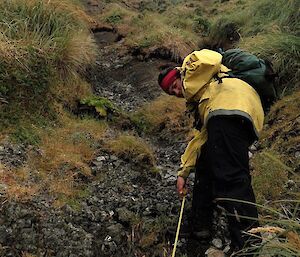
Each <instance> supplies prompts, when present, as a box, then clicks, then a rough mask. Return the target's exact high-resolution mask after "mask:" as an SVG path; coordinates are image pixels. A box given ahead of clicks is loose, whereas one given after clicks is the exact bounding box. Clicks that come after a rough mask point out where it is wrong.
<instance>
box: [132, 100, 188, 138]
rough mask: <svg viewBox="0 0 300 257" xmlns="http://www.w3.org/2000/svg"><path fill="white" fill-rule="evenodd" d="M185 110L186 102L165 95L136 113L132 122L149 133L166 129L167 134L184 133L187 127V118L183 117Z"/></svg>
mask: <svg viewBox="0 0 300 257" xmlns="http://www.w3.org/2000/svg"><path fill="white" fill-rule="evenodd" d="M184 109H185V102H184V101H183V100H182V99H178V98H173V97H169V96H167V95H164V96H161V97H158V98H157V99H156V100H154V101H152V102H151V103H149V104H147V105H145V106H144V107H142V108H141V109H140V110H138V111H137V112H136V113H134V114H133V115H132V121H133V122H134V123H135V124H136V126H137V127H138V129H139V130H140V131H143V132H147V133H153V132H161V131H162V130H164V129H166V130H167V131H168V132H167V133H170V132H171V133H176V132H177V133H178V132H183V131H184V128H186V126H187V124H186V123H187V121H186V117H183V116H184Z"/></svg>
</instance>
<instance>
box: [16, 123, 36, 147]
mask: <svg viewBox="0 0 300 257" xmlns="http://www.w3.org/2000/svg"><path fill="white" fill-rule="evenodd" d="M11 138H12V139H13V141H15V142H17V143H23V144H27V145H37V144H39V143H40V141H41V139H40V137H39V136H38V134H37V133H36V132H35V131H34V129H33V128H28V127H18V128H17V129H16V130H15V131H14V132H13V133H12V134H11Z"/></svg>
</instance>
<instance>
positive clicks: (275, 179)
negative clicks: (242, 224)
mask: <svg viewBox="0 0 300 257" xmlns="http://www.w3.org/2000/svg"><path fill="white" fill-rule="evenodd" d="M252 164H253V166H254V172H253V188H254V192H255V194H256V199H257V202H258V203H261V204H263V203H265V202H267V201H270V200H272V199H278V198H280V197H281V195H282V194H283V193H285V191H286V189H285V182H287V180H288V172H289V170H290V168H289V167H287V166H286V165H285V164H284V163H282V161H281V157H280V156H278V155H276V153H272V152H267V151H262V152H261V153H257V154H256V155H255V156H254V158H253V160H252Z"/></svg>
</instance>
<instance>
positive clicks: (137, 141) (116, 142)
mask: <svg viewBox="0 0 300 257" xmlns="http://www.w3.org/2000/svg"><path fill="white" fill-rule="evenodd" d="M107 148H108V150H109V151H111V152H113V153H114V154H115V155H117V156H119V157H120V158H123V159H126V160H129V159H131V160H133V161H135V162H136V163H138V164H139V165H141V166H144V165H146V166H148V165H151V166H154V165H155V157H154V154H153V151H152V150H151V148H150V146H149V145H148V143H146V142H145V141H144V140H143V139H142V138H139V137H136V136H133V135H128V134H121V135H119V136H118V137H117V138H116V139H113V140H111V141H109V142H108V143H107Z"/></svg>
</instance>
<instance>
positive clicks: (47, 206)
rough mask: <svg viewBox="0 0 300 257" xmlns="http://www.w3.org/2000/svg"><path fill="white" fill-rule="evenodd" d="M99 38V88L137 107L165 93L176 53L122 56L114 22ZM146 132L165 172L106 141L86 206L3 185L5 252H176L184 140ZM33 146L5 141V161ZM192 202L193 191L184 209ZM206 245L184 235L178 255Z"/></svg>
mask: <svg viewBox="0 0 300 257" xmlns="http://www.w3.org/2000/svg"><path fill="white" fill-rule="evenodd" d="M95 39H96V41H97V43H98V46H99V55H98V58H97V61H96V65H95V67H94V68H93V69H92V70H90V71H89V78H88V79H89V82H90V83H91V84H92V85H93V87H94V91H95V93H96V94H97V95H99V96H102V97H106V98H108V99H109V100H111V101H112V102H114V103H115V104H116V105H117V106H118V107H119V108H121V109H122V110H124V111H126V112H131V111H134V110H136V109H137V108H138V107H139V106H142V105H143V104H145V103H147V102H149V101H151V100H153V99H155V98H156V97H158V96H159V95H160V94H161V92H160V90H158V87H157V80H156V79H157V73H158V67H159V66H161V65H164V64H165V63H166V62H170V61H171V60H164V59H160V58H151V56H149V57H148V58H146V59H145V58H144V57H145V56H144V57H143V58H142V59H143V60H142V61H141V58H140V56H138V55H137V54H133V55H128V54H127V55H123V56H122V55H120V54H119V53H118V52H117V50H116V49H117V48H116V46H118V45H121V44H122V38H121V37H120V36H118V35H117V34H116V33H115V32H114V31H108V30H107V29H106V30H103V31H101V30H98V31H95ZM162 55H163V54H162ZM145 140H147V141H148V143H149V144H151V145H152V147H153V149H154V150H155V154H156V158H157V163H158V166H157V168H158V170H159V173H156V174H154V173H152V172H151V171H150V170H148V168H147V167H145V166H143V165H139V164H137V163H135V162H134V160H123V159H120V158H118V157H117V156H115V155H112V154H109V153H107V152H105V151H102V149H99V152H98V154H97V156H96V157H95V159H94V160H93V161H92V162H91V164H90V167H91V170H92V172H93V174H94V176H95V178H97V179H93V180H88V181H86V183H87V184H88V189H87V190H88V192H89V194H88V197H85V198H84V199H83V200H82V201H81V202H80V206H79V208H72V207H71V206H69V205H67V204H66V205H64V206H63V207H62V208H58V209H57V208H53V207H52V202H53V199H51V198H49V196H48V195H47V194H46V193H45V194H44V195H39V196H35V197H33V199H31V200H30V201H28V202H25V203H22V202H21V203H20V202H14V201H8V200H7V199H6V198H5V194H4V192H5V185H0V256H5V257H17V256H25V255H24V254H25V253H30V254H32V256H57V257H79V256H82V257H121V256H122V257H124V256H128V257H134V256H136V257H142V256H144V257H146V256H147V257H148V256H149V257H150V256H157V257H158V256H169V255H170V253H171V250H172V244H173V240H174V235H170V234H168V233H167V230H168V229H167V228H168V227H170V226H176V224H177V219H178V214H179V209H180V201H179V199H178V197H177V194H176V191H175V181H176V170H177V168H178V165H179V158H180V154H181V153H182V152H183V150H184V147H185V143H184V142H182V141H181V142H180V141H178V142H170V141H167V140H166V141H163V140H162V139H161V138H160V137H157V138H156V137H152V138H149V137H148V138H146V139H145ZM28 151H30V149H28V147H27V146H24V145H13V144H11V143H7V142H6V143H2V145H0V162H1V164H2V165H5V166H7V167H11V168H17V167H20V166H22V165H24V164H25V163H26V162H27V154H28ZM32 179H34V178H32ZM190 205H191V202H190V198H188V201H187V205H186V211H185V214H184V215H185V217H186V216H187V215H188V212H189V209H190ZM220 219H221V220H222V217H221V218H220V217H219V220H220ZM221 223H222V224H223V225H222V226H226V224H224V222H221ZM221 239H222V235H219V238H218V237H216V238H215V241H214V242H215V243H216V244H217V245H219V246H220V244H221V246H222V244H223V246H224V238H223V242H222V240H221ZM226 243H228V242H226ZM221 246H220V247H221ZM204 250H205V246H204V245H201V244H198V243H196V241H195V240H194V239H191V240H186V239H181V240H180V242H179V245H178V251H177V256H184V254H187V255H188V256H204V253H203V252H204ZM26 256H27V255H26ZM30 256H31V255H30Z"/></svg>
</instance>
